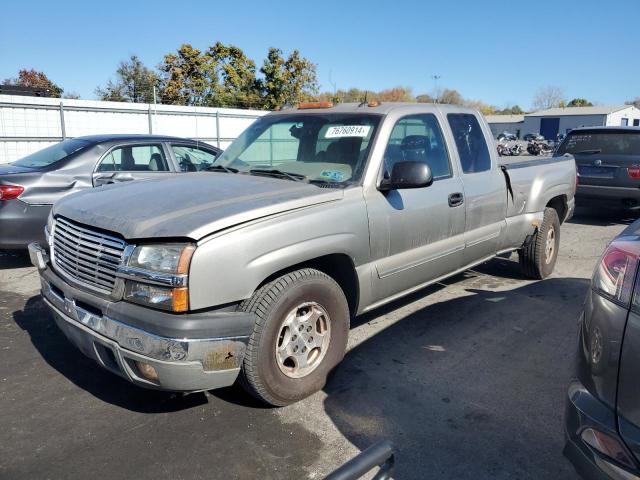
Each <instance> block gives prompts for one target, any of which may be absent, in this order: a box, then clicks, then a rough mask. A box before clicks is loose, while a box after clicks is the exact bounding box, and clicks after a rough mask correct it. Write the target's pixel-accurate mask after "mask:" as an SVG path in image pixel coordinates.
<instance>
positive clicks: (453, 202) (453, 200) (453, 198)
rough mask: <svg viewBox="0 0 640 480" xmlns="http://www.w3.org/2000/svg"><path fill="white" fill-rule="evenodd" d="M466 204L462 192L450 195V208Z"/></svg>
mask: <svg viewBox="0 0 640 480" xmlns="http://www.w3.org/2000/svg"><path fill="white" fill-rule="evenodd" d="M463 203H464V195H463V194H462V193H461V192H456V193H450V194H449V206H450V207H457V206H459V205H462V204H463Z"/></svg>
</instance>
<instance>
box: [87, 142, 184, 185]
mask: <svg viewBox="0 0 640 480" xmlns="http://www.w3.org/2000/svg"><path fill="white" fill-rule="evenodd" d="M174 173H175V172H174V171H173V169H172V168H171V164H170V162H169V161H168V156H167V152H166V150H165V148H164V145H163V144H162V143H161V142H158V143H145V144H135V143H129V144H125V145H117V146H115V147H112V148H111V149H110V150H109V151H108V152H107V153H106V154H105V155H104V156H103V157H102V158H101V159H100V161H99V162H98V164H97V165H96V169H95V171H94V173H93V186H94V187H99V186H100V185H106V184H110V183H118V182H128V181H131V180H143V179H149V178H160V177H164V176H169V175H173V174H174Z"/></svg>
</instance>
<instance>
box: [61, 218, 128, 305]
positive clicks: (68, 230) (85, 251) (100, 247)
mask: <svg viewBox="0 0 640 480" xmlns="http://www.w3.org/2000/svg"><path fill="white" fill-rule="evenodd" d="M124 248H125V242H124V241H123V240H121V239H119V238H117V237H115V236H113V235H109V234H106V233H102V232H100V231H96V230H92V229H90V228H87V227H84V226H81V225H79V224H77V223H75V222H72V221H71V220H68V219H66V218H62V217H58V218H57V219H56V223H55V228H54V230H53V261H54V264H55V266H56V268H57V269H58V270H59V271H61V272H62V273H64V274H66V275H67V276H69V277H71V278H73V279H74V280H76V281H78V282H80V283H82V284H86V285H88V286H91V287H93V288H97V289H99V290H103V291H105V292H108V293H110V292H111V291H112V290H113V287H114V285H115V281H116V270H117V268H118V265H120V262H121V261H122V257H123V254H124Z"/></svg>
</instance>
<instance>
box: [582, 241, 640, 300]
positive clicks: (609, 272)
mask: <svg viewBox="0 0 640 480" xmlns="http://www.w3.org/2000/svg"><path fill="white" fill-rule="evenodd" d="M639 254H640V242H637V241H632V240H628V239H627V240H625V239H618V240H614V241H613V242H611V245H609V247H608V248H607V250H606V251H605V252H604V255H602V259H601V260H600V263H598V266H597V267H596V271H595V273H594V276H593V285H594V287H595V288H596V289H598V290H599V291H600V292H601V293H603V294H605V295H606V296H609V297H612V298H613V299H615V300H617V301H619V302H622V303H624V304H628V303H629V300H631V291H632V289H633V277H634V275H635V272H636V267H637V266H638V256H639Z"/></svg>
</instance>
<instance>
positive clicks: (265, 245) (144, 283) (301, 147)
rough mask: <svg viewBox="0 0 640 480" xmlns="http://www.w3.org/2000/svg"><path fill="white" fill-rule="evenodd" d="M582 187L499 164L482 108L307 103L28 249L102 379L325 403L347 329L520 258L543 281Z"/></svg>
mask: <svg viewBox="0 0 640 480" xmlns="http://www.w3.org/2000/svg"><path fill="white" fill-rule="evenodd" d="M575 188H576V168H575V162H574V160H573V157H571V156H569V155H567V156H562V157H557V158H548V159H544V160H535V161H528V162H526V161H523V162H520V163H512V164H510V165H506V166H501V165H499V164H498V159H497V155H496V150H495V146H494V144H493V140H492V136H491V131H490V129H489V127H488V126H487V124H486V122H485V120H484V119H483V117H482V115H480V114H479V113H478V112H477V111H475V110H470V109H466V108H462V107H455V106H444V105H428V104H391V103H390V104H377V103H375V102H370V103H363V104H360V105H358V104H342V105H337V106H333V105H331V104H329V103H326V104H325V103H314V104H301V105H299V106H298V107H297V108H291V109H284V110H282V111H279V112H273V113H271V114H269V115H267V116H265V117H262V118H261V119H259V120H258V121H256V122H255V123H254V124H253V125H251V126H250V127H249V128H248V129H247V130H246V131H245V132H244V133H243V134H242V135H241V136H240V137H239V138H238V139H237V140H236V141H235V142H234V143H233V144H232V145H231V146H230V147H229V148H228V150H227V151H226V152H224V154H222V155H221V156H220V157H219V158H218V159H217V160H216V161H215V162H214V164H213V166H212V167H211V172H210V173H209V174H202V173H200V174H184V175H181V176H176V177H175V178H168V179H158V180H145V181H142V182H136V183H135V184H121V185H111V186H105V187H101V188H100V189H93V190H87V191H86V192H80V193H77V194H73V195H70V196H68V197H65V198H64V199H62V200H60V201H59V202H57V203H56V204H55V206H54V208H53V210H52V215H51V216H50V218H49V220H48V225H47V227H46V236H47V245H39V244H31V245H30V248H29V250H30V254H31V259H32V261H33V263H34V264H35V265H36V266H37V267H38V269H39V271H40V277H41V281H42V294H43V297H44V301H45V302H46V304H47V305H48V306H49V307H50V309H51V311H52V312H53V314H54V317H55V320H56V323H57V324H58V326H59V327H60V328H61V329H62V330H63V331H64V333H65V334H66V336H67V337H68V338H69V340H70V341H71V342H72V343H73V344H75V345H76V346H77V347H78V348H79V349H80V350H82V352H84V353H85V354H86V355H88V356H89V357H91V358H93V359H94V360H96V361H97V362H98V363H99V364H100V365H101V366H103V367H105V368H107V369H109V370H110V371H112V372H114V373H116V374H118V375H120V376H122V377H124V378H126V379H128V380H129V381H131V382H133V383H135V384H136V385H140V386H143V387H149V388H160V389H166V390H174V391H199V390H206V389H213V388H217V387H224V386H228V385H231V384H233V383H234V382H235V381H236V380H237V379H239V381H240V383H242V385H243V386H244V387H246V388H247V390H248V391H249V392H250V393H252V394H253V395H255V396H256V397H258V398H260V399H262V400H263V401H265V402H267V403H269V404H272V405H285V404H289V403H292V402H295V401H297V400H300V399H302V398H304V397H306V396H308V395H310V394H311V393H313V392H315V391H317V390H319V389H321V388H322V387H323V385H324V383H325V381H326V377H327V374H328V373H329V372H330V370H331V369H332V368H334V367H335V366H336V365H337V364H338V363H339V362H340V361H341V359H342V358H343V356H344V353H345V349H346V345H347V336H348V333H349V323H350V319H351V318H352V317H354V316H355V315H358V314H361V313H363V312H366V311H369V310H372V309H374V308H376V307H378V306H380V305H383V304H385V303H387V302H390V301H392V300H394V299H397V298H399V297H402V296H403V295H407V294H408V293H410V292H414V291H416V290H418V289H421V288H423V287H424V286H426V285H429V284H431V283H434V282H437V281H439V280H441V279H443V278H445V277H448V276H451V275H455V274H456V273H459V272H462V271H463V270H465V269H468V268H470V267H472V266H474V265H477V264H479V263H481V262H485V261H486V260H489V259H491V258H492V257H495V256H496V255H498V254H501V253H505V252H510V251H514V250H517V251H518V253H519V255H520V263H521V264H522V267H523V271H524V274H525V275H527V276H529V277H532V278H538V279H540V278H544V277H546V276H547V275H549V274H550V273H551V272H552V270H553V268H554V264H555V262H556V258H557V253H558V246H559V240H560V224H561V223H562V222H563V221H564V220H566V219H567V218H569V217H570V216H571V214H572V212H573V208H574V193H575Z"/></svg>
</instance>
